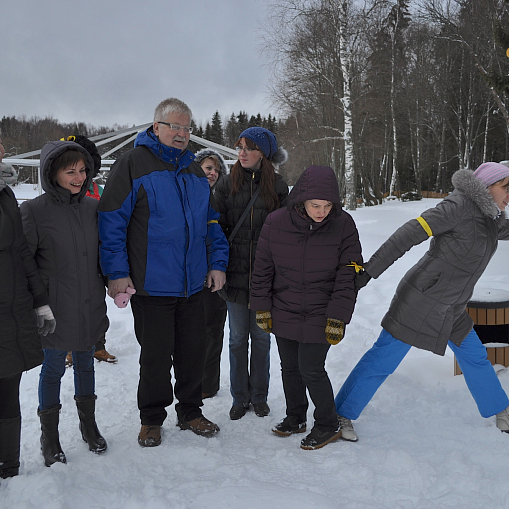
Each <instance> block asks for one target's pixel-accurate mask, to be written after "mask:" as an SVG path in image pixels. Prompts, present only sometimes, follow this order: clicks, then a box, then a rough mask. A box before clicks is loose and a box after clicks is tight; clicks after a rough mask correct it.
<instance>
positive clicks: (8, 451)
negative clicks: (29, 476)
mask: <svg viewBox="0 0 509 509" xmlns="http://www.w3.org/2000/svg"><path fill="white" fill-rule="evenodd" d="M20 439H21V415H18V416H17V417H12V418H10V419H0V478H2V479H7V477H14V476H15V475H18V472H19V445H20Z"/></svg>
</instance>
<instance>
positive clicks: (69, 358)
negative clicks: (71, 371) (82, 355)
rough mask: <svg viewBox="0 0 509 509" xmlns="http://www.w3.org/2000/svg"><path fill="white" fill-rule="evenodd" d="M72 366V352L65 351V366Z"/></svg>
mask: <svg viewBox="0 0 509 509" xmlns="http://www.w3.org/2000/svg"><path fill="white" fill-rule="evenodd" d="M71 366H72V352H67V355H66V356H65V367H66V368H70V367H71Z"/></svg>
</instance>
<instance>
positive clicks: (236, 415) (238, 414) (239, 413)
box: [230, 405, 249, 421]
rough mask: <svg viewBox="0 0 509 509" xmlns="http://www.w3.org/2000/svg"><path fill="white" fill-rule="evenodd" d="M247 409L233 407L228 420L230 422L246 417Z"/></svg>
mask: <svg viewBox="0 0 509 509" xmlns="http://www.w3.org/2000/svg"><path fill="white" fill-rule="evenodd" d="M248 408H249V407H245V406H235V405H233V406H232V407H231V409H230V419H231V420H232V421H238V420H239V419H242V417H244V415H246V412H247V409H248Z"/></svg>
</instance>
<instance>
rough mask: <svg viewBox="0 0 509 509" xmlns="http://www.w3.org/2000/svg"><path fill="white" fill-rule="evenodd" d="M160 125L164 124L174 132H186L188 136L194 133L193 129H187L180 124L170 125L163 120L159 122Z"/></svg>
mask: <svg viewBox="0 0 509 509" xmlns="http://www.w3.org/2000/svg"><path fill="white" fill-rule="evenodd" d="M157 123H158V124H164V125H167V126H168V127H169V128H170V129H171V130H172V131H177V132H178V131H184V132H185V133H186V134H187V133H189V134H191V133H192V132H193V128H192V127H187V126H185V125H179V124H169V123H168V122H163V121H161V120H157Z"/></svg>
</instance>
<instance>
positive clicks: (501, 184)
mask: <svg viewBox="0 0 509 509" xmlns="http://www.w3.org/2000/svg"><path fill="white" fill-rule="evenodd" d="M452 184H453V186H454V191H453V192H452V193H451V194H450V195H449V196H447V198H445V199H444V200H443V201H441V202H440V203H439V204H438V205H437V206H436V207H434V208H432V209H428V210H426V211H424V212H423V213H422V214H421V216H419V217H418V218H417V219H411V220H410V221H408V222H407V223H405V224H404V225H403V226H401V227H400V228H399V229H398V230H396V232H395V233H393V234H392V235H391V236H390V237H389V239H388V240H387V241H386V242H384V244H382V246H381V247H380V248H379V249H378V250H377V251H376V252H375V254H374V255H373V256H372V257H371V258H370V260H369V261H368V262H367V263H365V264H364V272H363V273H362V274H358V275H357V276H356V281H355V285H356V288H357V289H360V288H362V287H363V286H365V285H366V284H367V283H368V281H369V280H370V279H371V278H378V276H380V274H382V273H383V272H384V271H385V270H386V269H388V268H389V267H390V266H391V265H392V264H393V263H394V262H395V261H396V260H397V259H398V258H400V257H401V256H403V255H404V254H405V253H406V252H407V251H408V250H410V249H411V248H412V247H413V246H416V245H418V244H420V243H421V242H424V241H425V240H427V239H428V238H429V237H433V239H432V240H431V244H430V247H429V250H428V252H427V253H426V254H425V255H424V256H423V257H422V258H421V259H420V260H419V261H418V262H417V263H416V264H415V265H414V266H413V267H412V268H411V269H410V270H409V271H408V272H407V273H406V274H405V275H404V276H403V279H402V280H401V281H400V283H399V285H398V287H397V289H396V294H395V295H394V297H393V299H392V302H391V305H390V307H389V310H388V312H387V314H386V315H385V316H384V318H383V319H382V327H383V329H382V332H381V334H380V336H379V338H378V340H377V341H376V343H375V344H374V345H373V347H372V348H371V349H370V350H368V351H367V352H366V353H365V354H364V356H363V357H362V359H361V360H360V361H359V362H358V363H357V365H356V366H355V368H354V369H353V370H352V372H351V373H350V375H349V376H348V378H347V379H346V381H345V382H344V384H343V386H342V387H341V389H340V391H339V393H338V394H337V396H336V398H335V402H336V410H337V413H338V414H339V415H340V416H341V417H340V420H341V419H342V420H343V423H345V424H348V425H349V429H348V434H349V435H351V436H352V437H354V436H355V433H354V431H353V427H352V426H351V422H350V421H351V420H352V419H357V418H358V417H359V415H360V413H361V412H362V410H363V409H364V407H365V406H366V405H367V404H368V403H369V401H370V400H371V398H372V397H373V396H374V394H375V392H376V391H377V390H378V388H379V387H380V386H381V385H382V383H383V382H384V381H385V379H386V378H387V377H388V376H389V375H390V374H391V373H393V372H394V370H395V369H396V368H397V367H398V365H399V363H400V362H401V361H402V360H403V358H404V357H405V355H406V354H407V353H408V351H409V350H410V348H411V347H412V346H414V347H416V348H420V349H422V350H429V351H431V352H433V353H435V354H438V355H444V353H445V350H446V348H447V346H449V348H451V350H452V351H453V352H454V354H455V356H456V359H457V361H458V364H459V367H460V368H461V370H462V372H463V374H464V376H465V382H466V384H467V387H468V389H469V391H470V393H471V394H472V396H473V398H474V400H475V402H476V404H477V407H478V409H479V413H480V414H481V415H482V416H483V417H491V416H494V415H496V425H497V427H498V428H499V429H500V430H501V431H504V432H506V433H509V408H508V407H509V399H508V397H507V395H506V393H505V391H504V390H503V389H502V386H501V385H500V381H499V380H498V378H497V375H496V373H495V370H494V369H493V366H492V365H491V363H490V361H489V360H488V359H487V355H486V348H485V347H484V346H483V344H482V343H481V341H480V339H479V337H478V336H477V333H476V331H475V330H474V329H473V322H472V319H471V318H470V316H469V315H468V313H467V312H466V306H467V304H468V302H469V300H470V298H471V297H472V293H473V290H474V286H475V284H476V283H477V281H478V280H479V278H480V277H481V275H482V274H483V272H484V270H485V269H486V266H487V265H488V263H489V261H490V259H491V257H492V256H493V254H494V253H495V251H496V249H497V243H498V240H509V220H508V219H507V217H506V215H505V213H504V210H505V208H506V207H507V205H508V204H509V168H508V167H507V166H504V165H503V164H499V163H494V162H489V163H483V164H481V166H479V168H477V170H475V171H474V172H473V171H471V170H466V169H463V170H458V171H457V172H456V173H454V175H453V176H452ZM343 436H344V434H343Z"/></svg>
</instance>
